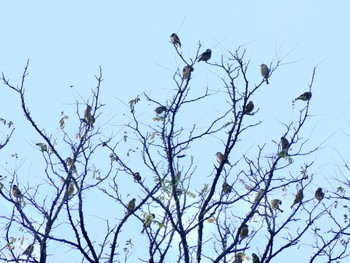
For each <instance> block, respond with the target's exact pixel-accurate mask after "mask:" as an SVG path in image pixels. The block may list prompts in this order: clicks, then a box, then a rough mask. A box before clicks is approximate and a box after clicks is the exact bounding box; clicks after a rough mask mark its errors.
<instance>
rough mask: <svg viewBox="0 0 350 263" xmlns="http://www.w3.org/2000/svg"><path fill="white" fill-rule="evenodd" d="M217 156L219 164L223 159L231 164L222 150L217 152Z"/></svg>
mask: <svg viewBox="0 0 350 263" xmlns="http://www.w3.org/2000/svg"><path fill="white" fill-rule="evenodd" d="M215 156H216V160H217V161H218V163H219V164H221V163H222V162H223V161H225V163H227V164H229V165H231V164H230V162H229V161H228V160H227V159H226V160H225V156H224V155H223V154H222V153H221V152H217V153H216V154H215Z"/></svg>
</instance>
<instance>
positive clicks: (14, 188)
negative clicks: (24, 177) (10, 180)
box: [12, 184, 22, 199]
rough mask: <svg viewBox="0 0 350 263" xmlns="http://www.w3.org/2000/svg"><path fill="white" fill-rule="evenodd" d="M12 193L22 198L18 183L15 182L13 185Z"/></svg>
mask: <svg viewBox="0 0 350 263" xmlns="http://www.w3.org/2000/svg"><path fill="white" fill-rule="evenodd" d="M12 195H13V196H14V197H16V198H17V199H18V198H22V192H21V190H19V189H18V187H17V185H15V184H14V185H13V186H12Z"/></svg>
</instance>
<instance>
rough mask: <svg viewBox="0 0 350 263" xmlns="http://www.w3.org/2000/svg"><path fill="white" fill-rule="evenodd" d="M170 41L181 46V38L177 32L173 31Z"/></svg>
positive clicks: (176, 45)
mask: <svg viewBox="0 0 350 263" xmlns="http://www.w3.org/2000/svg"><path fill="white" fill-rule="evenodd" d="M170 41H171V43H172V44H173V45H174V46H175V47H181V42H180V38H179V37H178V35H177V34H175V33H172V34H171V36H170Z"/></svg>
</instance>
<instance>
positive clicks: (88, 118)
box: [84, 105, 95, 126]
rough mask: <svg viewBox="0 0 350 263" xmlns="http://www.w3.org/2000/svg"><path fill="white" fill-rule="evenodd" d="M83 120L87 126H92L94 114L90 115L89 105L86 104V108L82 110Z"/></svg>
mask: <svg viewBox="0 0 350 263" xmlns="http://www.w3.org/2000/svg"><path fill="white" fill-rule="evenodd" d="M84 122H85V123H86V124H88V125H89V126H93V124H94V122H95V118H94V116H92V115H91V106H90V105H86V108H85V110H84Z"/></svg>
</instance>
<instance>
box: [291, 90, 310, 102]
mask: <svg viewBox="0 0 350 263" xmlns="http://www.w3.org/2000/svg"><path fill="white" fill-rule="evenodd" d="M311 97H312V93H311V92H310V91H306V92H304V93H303V94H301V95H300V96H299V97H298V98H296V99H295V100H302V101H308V100H310V99H311Z"/></svg>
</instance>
